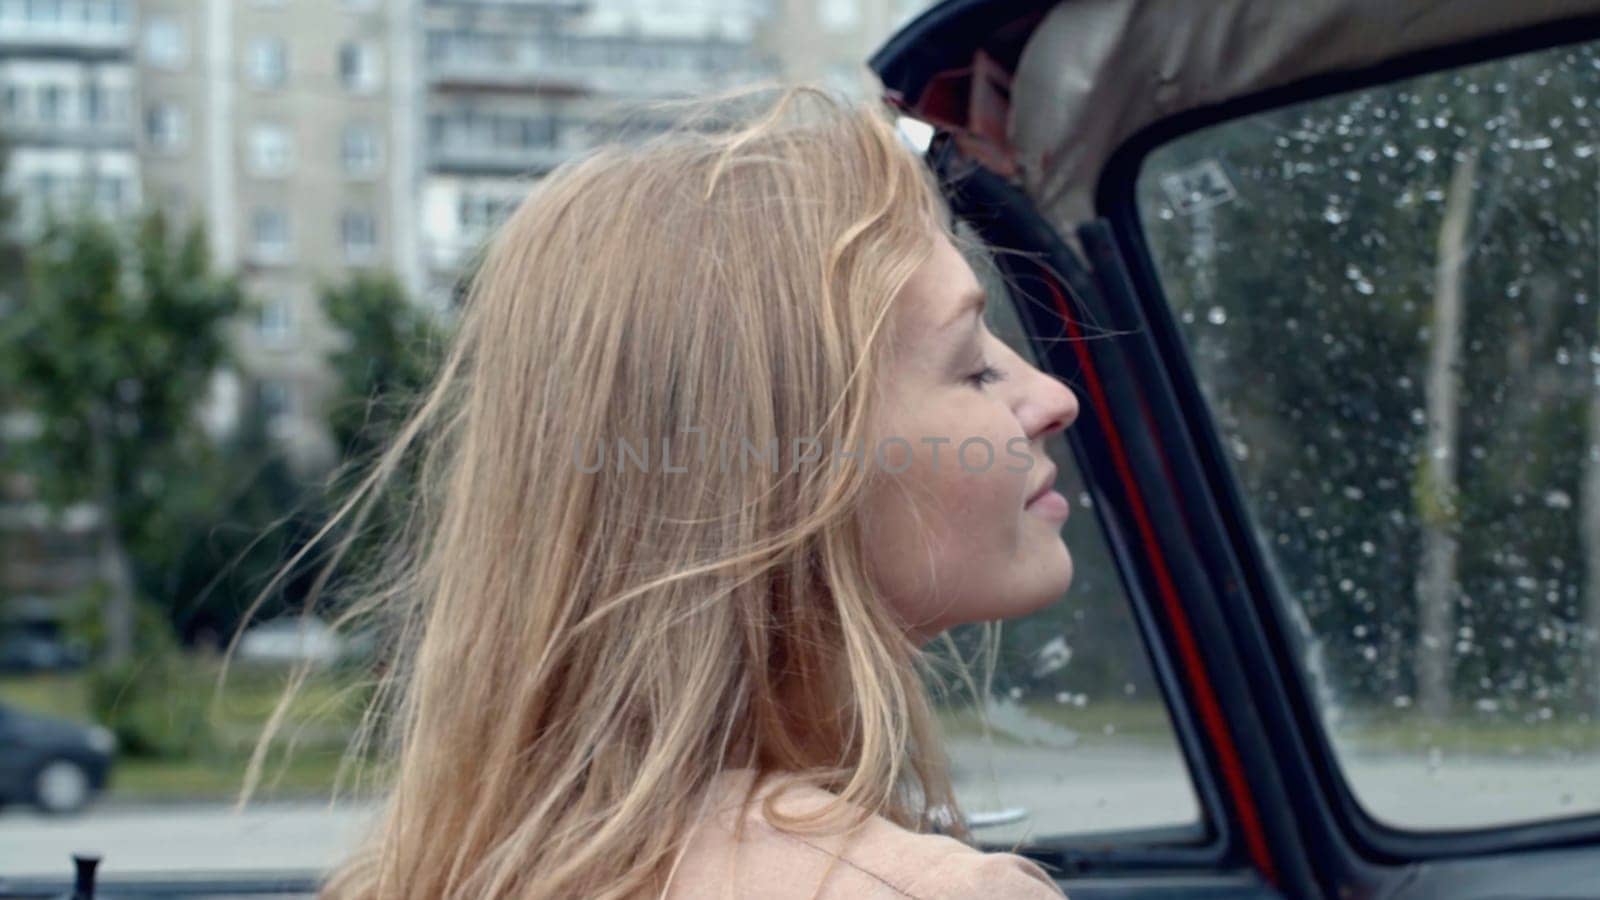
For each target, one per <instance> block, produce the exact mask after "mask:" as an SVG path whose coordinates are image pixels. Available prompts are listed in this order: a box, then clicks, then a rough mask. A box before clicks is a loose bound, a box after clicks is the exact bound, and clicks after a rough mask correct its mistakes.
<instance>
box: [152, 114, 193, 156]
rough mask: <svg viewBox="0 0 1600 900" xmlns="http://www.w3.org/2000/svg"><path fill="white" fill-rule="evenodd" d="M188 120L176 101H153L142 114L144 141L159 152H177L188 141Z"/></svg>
mask: <svg viewBox="0 0 1600 900" xmlns="http://www.w3.org/2000/svg"><path fill="white" fill-rule="evenodd" d="M188 131H189V129H188V121H187V119H186V118H185V116H184V113H183V107H181V106H179V105H178V104H176V103H165V102H163V103H155V104H152V105H151V106H150V108H149V109H148V110H147V111H146V112H145V114H144V134H145V141H146V143H148V144H149V145H150V149H152V150H155V151H157V152H160V153H177V152H178V151H180V150H182V149H183V147H184V144H185V143H186V142H187V141H188V138H189V135H188Z"/></svg>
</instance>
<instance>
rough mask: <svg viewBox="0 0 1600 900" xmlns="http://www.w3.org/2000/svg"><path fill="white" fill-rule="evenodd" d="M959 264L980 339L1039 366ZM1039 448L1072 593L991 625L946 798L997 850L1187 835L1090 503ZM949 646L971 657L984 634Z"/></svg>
mask: <svg viewBox="0 0 1600 900" xmlns="http://www.w3.org/2000/svg"><path fill="white" fill-rule="evenodd" d="M961 231H962V233H963V234H964V236H966V237H968V238H970V239H972V240H974V241H975V240H976V238H975V237H974V236H973V235H972V233H971V232H970V231H969V230H967V229H966V228H965V227H964V226H963V228H962V229H961ZM968 256H969V262H970V263H971V264H972V265H973V269H974V271H975V272H976V273H977V274H978V275H979V278H980V280H981V281H983V282H984V283H985V287H986V288H987V290H988V293H989V297H990V302H989V304H988V306H987V307H986V310H987V312H986V314H985V315H986V318H987V320H988V326H989V329H990V331H991V332H993V333H994V335H995V336H996V337H998V338H1000V339H1002V340H1004V341H1006V342H1007V343H1008V344H1009V345H1011V347H1012V348H1013V349H1015V350H1017V351H1018V352H1020V353H1021V354H1022V355H1023V356H1024V358H1026V359H1028V360H1029V361H1030V362H1032V363H1034V364H1035V365H1038V364H1039V363H1038V359H1037V356H1036V354H1035V352H1034V349H1033V345H1032V343H1031V342H1030V341H1029V339H1028V334H1027V333H1026V331H1025V329H1024V326H1023V324H1022V322H1021V321H1020V320H1019V318H1018V316H1017V310H1016V307H1015V306H1014V305H1013V303H1014V302H1020V301H1016V300H1014V298H1013V297H1012V295H1011V292H1010V291H1009V290H1008V288H1007V286H1006V284H1005V283H1004V281H1003V279H1002V278H1001V277H1000V274H999V273H998V271H997V269H996V267H995V266H994V265H993V260H992V259H990V258H989V257H988V255H987V254H986V253H985V252H984V251H983V250H982V249H981V245H978V244H975V243H974V244H972V245H971V246H970V247H969V248H968ZM1080 402H1081V398H1080ZM1047 446H1048V451H1049V453H1050V456H1051V458H1052V460H1053V461H1054V462H1055V464H1056V466H1057V470H1058V475H1057V479H1056V489H1057V490H1059V491H1060V492H1061V493H1062V495H1063V496H1065V497H1067V499H1068V501H1069V502H1070V503H1071V504H1072V515H1071V516H1070V517H1069V518H1068V520H1067V522H1066V524H1065V526H1064V527H1063V529H1062V534H1063V538H1064V540H1065V541H1066V544H1067V547H1068V549H1069V551H1070V553H1071V555H1072V565H1073V576H1072V583H1071V585H1070V586H1069V587H1068V589H1067V591H1066V592H1065V594H1064V595H1063V596H1062V597H1061V598H1060V600H1058V601H1057V602H1056V603H1054V604H1052V605H1051V606H1048V607H1046V608H1045V609H1043V610H1041V611H1039V612H1037V613H1034V614H1033V615H1031V616H1028V617H1025V618H1023V619H1019V620H1015V621H1011V622H1006V623H1003V624H1001V625H1000V626H998V635H999V639H998V648H997V652H996V656H995V659H996V666H995V671H994V679H993V682H992V683H991V684H990V685H988V686H987V690H986V691H985V692H984V696H985V698H986V699H985V703H986V713H987V716H988V718H989V719H990V729H991V733H990V734H989V735H988V736H987V737H985V735H984V731H983V728H982V727H981V726H980V725H979V722H978V718H977V716H976V715H974V714H972V713H971V712H970V711H968V710H966V709H961V708H959V706H958V705H957V704H952V709H951V710H950V711H948V712H947V719H946V725H947V729H948V730H949V736H948V748H949V750H950V755H951V761H952V765H953V769H954V775H955V779H956V787H957V796H958V799H959V800H960V802H961V803H962V805H963V807H964V811H965V812H966V813H967V814H968V815H969V817H972V818H974V819H975V820H976V821H978V822H979V823H994V824H992V825H985V827H983V828H980V829H978V830H977V831H976V832H975V834H976V836H977V837H978V838H979V839H980V840H983V841H985V842H990V843H993V844H1000V845H1005V844H1011V843H1015V842H1018V841H1022V842H1023V843H1029V842H1040V841H1048V840H1052V839H1056V838H1071V837H1072V836H1074V835H1081V834H1086V833H1091V832H1104V831H1119V830H1131V829H1149V828H1163V827H1170V826H1188V825H1196V824H1198V823H1199V822H1200V811H1199V809H1200V808H1199V803H1198V801H1197V800H1196V796H1195V791H1194V788H1193V786H1192V784H1191V783H1190V779H1189V773H1188V769H1187V767H1186V765H1185V763H1184V759H1183V755H1182V753H1181V751H1180V750H1179V748H1178V744H1177V741H1176V738H1175V735H1174V732H1173V726H1172V721H1171V718H1170V716H1169V714H1168V711H1167V708H1166V706H1165V704H1164V702H1163V699H1162V694H1161V691H1160V689H1159V687H1158V686H1157V685H1156V682H1155V678H1154V675H1153V674H1152V670H1151V666H1150V662H1149V656H1148V654H1147V652H1146V649H1145V646H1144V644H1143V641H1142V639H1141V637H1140V634H1139V631H1138V628H1137V626H1136V624H1135V623H1134V620H1133V616H1132V611H1131V609H1130V607H1129V605H1128V597H1127V595H1126V594H1125V593H1124V591H1123V586H1122V581H1121V579H1120V578H1119V577H1118V573H1117V570H1116V568H1115V566H1114V565H1113V563H1112V561H1111V556H1110V551H1109V549H1108V548H1107V545H1106V542H1105V538H1104V536H1103V534H1102V533H1101V531H1100V528H1099V524H1098V522H1097V521H1096V516H1095V510H1094V508H1093V501H1092V499H1091V497H1090V495H1089V492H1088V490H1087V489H1086V487H1085V485H1084V482H1083V479H1082V477H1081V475H1080V473H1079V471H1078V468H1077V464H1076V461H1075V459H1074V458H1073V456H1072V453H1071V452H1070V449H1069V447H1068V445H1067V443H1066V441H1065V440H1064V439H1062V438H1052V439H1050V440H1049V441H1048V444H1047ZM952 637H953V638H954V639H955V641H956V642H957V644H958V645H959V646H961V647H962V648H963V650H964V652H972V651H976V650H977V649H978V646H979V644H980V641H981V640H982V637H983V628H982V627H981V626H966V627H964V628H960V629H956V630H955V631H954V632H953V634H952Z"/></svg>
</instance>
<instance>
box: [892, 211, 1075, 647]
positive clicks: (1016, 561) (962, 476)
mask: <svg viewBox="0 0 1600 900" xmlns="http://www.w3.org/2000/svg"><path fill="white" fill-rule="evenodd" d="M982 297H983V290H982V287H981V285H980V284H979V282H978V279H977V276H976V275H975V274H974V273H973V271H972V268H971V266H969V265H967V262H966V260H965V259H964V258H963V257H962V256H961V253H960V251H958V250H957V249H956V248H955V246H954V245H953V244H952V243H951V242H950V241H949V239H948V238H946V237H945V236H944V235H943V234H940V235H939V236H938V237H937V239H936V243H935V247H934V250H933V253H932V255H931V256H930V257H929V258H928V260H927V261H926V262H925V263H923V265H922V267H921V268H920V269H918V270H917V271H916V272H915V273H914V274H913V275H912V277H911V279H910V281H908V282H907V283H906V285H905V288H904V290H903V292H902V294H901V296H900V297H898V298H897V299H896V305H895V309H894V311H893V313H892V318H891V321H890V322H889V329H890V333H889V335H888V338H889V339H890V340H891V341H892V342H893V343H894V346H895V352H894V354H893V355H892V357H893V358H892V361H891V363H890V365H889V368H888V369H887V370H886V371H885V373H884V377H885V389H884V391H883V405H882V407H881V408H880V411H879V414H878V415H877V417H876V418H875V420H874V423H873V425H874V436H873V440H872V442H871V443H870V444H869V445H868V450H869V453H872V454H873V456H872V457H871V458H870V459H869V460H868V462H869V463H870V464H872V465H874V466H876V467H877V472H876V473H875V474H876V475H877V478H878V481H877V483H876V485H875V487H874V488H873V489H872V491H870V492H869V494H868V497H867V500H866V504H865V508H864V510H863V515H864V522H865V525H866V528H865V534H866V540H867V554H868V563H869V567H870V569H871V571H872V573H873V578H874V580H875V581H876V582H877V586H878V588H879V590H880V591H882V592H883V594H884V596H885V597H886V598H887V599H888V601H889V602H890V603H891V604H892V605H893V606H894V608H895V610H896V612H897V613H898V614H899V615H900V617H901V619H902V620H903V621H904V622H905V623H906V624H907V626H908V627H909V629H910V631H911V633H912V636H913V638H914V639H915V640H917V642H918V643H925V642H926V641H927V640H930V639H932V638H933V637H934V636H936V635H937V634H939V633H940V632H941V631H944V630H945V629H947V628H950V627H952V626H955V625H959V624H962V623H964V622H975V621H980V620H986V619H1008V618H1014V617H1017V616H1023V615H1027V614H1028V613H1030V612H1033V611H1035V610H1037V609H1039V608H1041V607H1043V606H1046V605H1048V604H1049V603H1050V602H1052V601H1053V600H1055V599H1056V598H1058V597H1059V596H1060V595H1061V593H1062V592H1063V591H1065V590H1066V588H1067V585H1068V584H1069V583H1070V582H1071V580H1072V558H1071V556H1069V555H1068V553H1067V548H1066V544H1065V543H1064V542H1063V541H1062V538H1061V525H1062V523H1063V522H1065V521H1066V518H1067V516H1068V510H1067V503H1066V500H1065V498H1063V497H1062V496H1061V495H1060V494H1058V493H1055V492H1054V482H1055V467H1054V464H1053V463H1052V462H1051V461H1050V458H1049V456H1048V455H1046V453H1045V450H1044V439H1045V438H1046V437H1048V436H1049V435H1052V434H1055V433H1056V432H1058V431H1060V430H1062V429H1063V428H1066V427H1067V426H1069V425H1071V424H1072V422H1073V421H1074V420H1075V419H1076V418H1077V417H1078V400H1077V397H1076V396H1074V395H1073V393H1072V391H1071V390H1070V389H1069V388H1068V387H1067V386H1066V385H1064V384H1062V383H1061V382H1060V381H1058V380H1057V379H1055V378H1053V377H1051V376H1048V375H1046V374H1044V373H1043V372H1040V371H1039V370H1038V369H1035V368H1034V367H1033V366H1032V365H1030V364H1029V363H1028V362H1027V361H1026V360H1025V359H1023V358H1022V357H1021V356H1019V355H1018V354H1017V353H1015V352H1013V351H1012V349H1011V348H1010V347H1009V346H1008V345H1007V344H1005V342H1003V341H1001V340H999V339H998V338H996V337H995V336H994V335H992V334H990V333H989V329H988V327H987V326H986V324H985V322H984V319H983V314H982V311H981V310H980V308H979V305H978V301H979V300H980V298H982Z"/></svg>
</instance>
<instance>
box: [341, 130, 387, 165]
mask: <svg viewBox="0 0 1600 900" xmlns="http://www.w3.org/2000/svg"><path fill="white" fill-rule="evenodd" d="M378 152H379V151H378V132H377V129H375V128H373V127H372V126H371V125H366V124H362V123H352V124H350V125H346V126H345V127H344V136H343V139H342V140H341V142H340V145H339V158H340V162H342V163H343V165H344V171H345V174H346V175H354V176H367V175H373V174H376V173H377V171H378V165H379V158H378Z"/></svg>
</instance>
